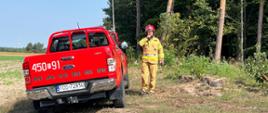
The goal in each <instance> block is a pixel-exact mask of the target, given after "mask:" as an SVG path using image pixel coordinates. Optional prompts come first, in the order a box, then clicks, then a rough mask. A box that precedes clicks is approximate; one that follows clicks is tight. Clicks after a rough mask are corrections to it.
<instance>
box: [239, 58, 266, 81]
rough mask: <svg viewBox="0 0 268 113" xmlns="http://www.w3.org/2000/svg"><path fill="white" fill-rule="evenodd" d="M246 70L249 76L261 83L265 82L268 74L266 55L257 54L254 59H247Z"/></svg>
mask: <svg viewBox="0 0 268 113" xmlns="http://www.w3.org/2000/svg"><path fill="white" fill-rule="evenodd" d="M244 69H245V71H246V72H248V75H249V76H251V77H253V78H255V80H256V81H257V82H259V83H263V82H264V78H263V77H264V76H265V75H267V74H268V60H267V56H266V54H265V53H255V54H254V57H249V58H248V59H246V62H245V66H244Z"/></svg>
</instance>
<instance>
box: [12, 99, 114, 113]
mask: <svg viewBox="0 0 268 113" xmlns="http://www.w3.org/2000/svg"><path fill="white" fill-rule="evenodd" d="M112 107H113V106H112V104H110V103H109V101H107V100H92V101H88V102H85V103H78V104H69V105H57V106H55V107H51V108H49V110H48V113H96V112H98V111H99V110H101V109H103V108H112ZM10 108H11V109H10V110H9V111H8V112H7V113H38V112H37V111H36V110H35V109H34V108H33V106H32V102H31V100H21V101H18V102H17V103H15V104H14V106H13V107H10Z"/></svg>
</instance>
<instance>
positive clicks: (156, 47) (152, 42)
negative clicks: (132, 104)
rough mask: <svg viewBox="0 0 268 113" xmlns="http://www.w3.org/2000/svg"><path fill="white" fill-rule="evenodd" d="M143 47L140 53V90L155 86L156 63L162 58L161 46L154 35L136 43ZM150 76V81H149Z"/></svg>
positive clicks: (150, 88) (152, 88) (151, 88)
mask: <svg viewBox="0 0 268 113" xmlns="http://www.w3.org/2000/svg"><path fill="white" fill-rule="evenodd" d="M138 44H139V45H140V46H141V47H142V49H143V55H142V75H141V76H142V90H143V91H147V90H148V89H149V90H150V91H153V90H154V89H155V86H156V74H157V68H158V67H157V65H158V62H159V61H160V60H162V61H163V60H164V52H163V46H162V45H161V43H160V41H159V39H158V38H156V37H152V38H151V39H148V38H147V37H145V38H143V39H141V40H140V41H139V43H138ZM149 76H150V82H149Z"/></svg>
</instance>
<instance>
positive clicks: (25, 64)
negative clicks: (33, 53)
mask: <svg viewBox="0 0 268 113" xmlns="http://www.w3.org/2000/svg"><path fill="white" fill-rule="evenodd" d="M22 68H23V73H24V76H29V74H30V72H29V71H30V70H29V68H30V65H29V63H28V62H24V63H23V65H22Z"/></svg>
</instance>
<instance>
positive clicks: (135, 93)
mask: <svg viewBox="0 0 268 113" xmlns="http://www.w3.org/2000/svg"><path fill="white" fill-rule="evenodd" d="M126 94H127V95H130V96H141V91H140V90H137V89H128V90H126Z"/></svg>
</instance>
